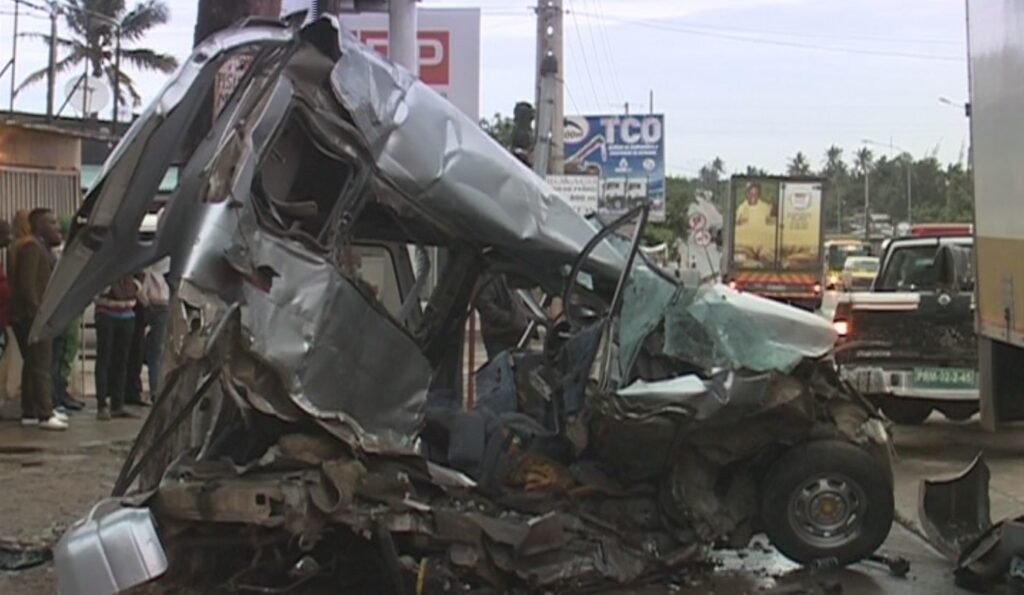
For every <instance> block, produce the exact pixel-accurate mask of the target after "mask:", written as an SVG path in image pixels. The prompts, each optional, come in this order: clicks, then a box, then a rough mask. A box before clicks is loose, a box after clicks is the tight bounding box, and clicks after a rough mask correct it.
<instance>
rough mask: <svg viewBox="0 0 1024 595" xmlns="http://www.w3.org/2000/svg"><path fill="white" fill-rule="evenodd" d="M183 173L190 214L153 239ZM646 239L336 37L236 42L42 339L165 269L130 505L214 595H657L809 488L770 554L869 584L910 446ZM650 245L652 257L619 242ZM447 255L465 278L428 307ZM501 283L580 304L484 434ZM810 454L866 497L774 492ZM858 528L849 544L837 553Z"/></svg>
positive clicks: (48, 318)
mask: <svg viewBox="0 0 1024 595" xmlns="http://www.w3.org/2000/svg"><path fill="white" fill-rule="evenodd" d="M240 53H241V54H243V55H244V56H245V57H246V59H245V60H243V61H241V62H243V63H246V64H249V70H248V71H247V72H246V73H245V74H244V75H243V76H241V78H240V81H239V83H238V86H237V88H236V89H235V91H234V92H233V93H232V94H231V96H230V97H229V98H227V100H226V101H225V102H224V103H223V108H222V109H221V110H220V111H219V113H217V114H215V116H214V117H213V118H212V120H210V121H204V120H203V118H202V117H201V116H200V115H199V114H201V113H202V110H199V109H198V106H200V105H201V104H202V103H204V102H207V101H212V97H213V92H214V86H215V85H214V79H215V73H216V71H217V70H218V68H219V67H220V65H221V64H223V63H224V62H226V61H227V60H231V59H232V58H233V57H236V56H238V55H239V54H240ZM172 147H173V149H172ZM172 161H174V162H175V163H176V164H177V165H179V167H180V172H181V174H180V184H179V186H178V189H177V190H176V191H175V194H174V196H172V197H171V199H170V200H169V202H168V205H167V206H166V208H165V211H164V212H163V214H162V215H161V216H160V218H159V222H158V224H157V229H156V231H155V233H153V234H152V238H151V239H149V236H147V239H145V240H142V239H140V237H139V234H138V229H139V225H140V223H141V221H142V218H143V217H144V215H145V213H146V212H147V210H148V209H149V207H150V202H151V200H152V199H151V197H152V196H153V195H154V194H155V193H154V192H151V191H150V190H151V189H152V188H155V186H153V184H158V183H159V180H160V178H161V177H162V176H163V172H164V170H165V169H166V168H167V167H168V166H169V165H170V164H171V162H172ZM646 215H647V207H646V206H644V207H639V208H638V209H637V210H635V211H631V212H630V213H629V214H627V215H626V216H624V217H622V218H620V220H618V221H617V222H615V223H613V224H611V225H609V226H607V227H601V225H599V224H598V223H597V222H594V221H588V220H585V219H583V218H581V217H579V216H577V215H575V214H574V213H573V211H572V209H571V208H570V207H569V206H568V204H566V203H565V201H563V200H562V199H561V198H560V197H559V196H558V195H557V194H555V193H554V192H553V191H551V189H550V188H549V187H548V186H547V185H546V183H545V182H543V181H542V180H540V179H539V178H537V177H536V176H535V175H534V174H533V173H532V172H530V171H529V170H527V169H526V168H524V167H523V166H522V165H521V164H520V163H519V162H518V161H517V160H516V159H515V158H514V157H513V156H512V155H511V154H509V153H508V152H507V151H505V150H504V149H503V148H501V147H500V146H499V145H497V144H496V143H494V142H493V141H492V140H491V139H490V138H489V137H488V136H487V135H486V134H484V133H483V132H482V131H481V130H480V129H479V127H478V126H477V125H476V123H474V122H471V121H469V120H467V119H466V118H465V117H464V116H463V115H461V114H460V113H459V112H458V111H457V110H456V109H455V108H453V107H452V106H451V105H449V104H448V103H447V102H446V101H445V100H444V99H443V98H441V97H440V96H438V95H436V94H435V93H433V92H432V91H430V90H429V89H428V88H427V87H425V86H424V85H423V84H422V83H420V82H419V81H417V80H416V79H415V78H414V77H412V76H410V75H409V74H408V73H406V72H404V71H402V70H401V69H399V68H396V67H395V66H393V65H391V64H389V63H388V62H386V61H385V60H383V59H382V58H380V57H379V56H377V55H376V54H375V53H373V52H372V51H370V50H369V49H367V48H365V47H363V46H362V45H360V44H358V43H357V42H356V41H355V40H354V39H353V38H351V36H349V35H348V34H347V33H346V32H344V31H343V30H342V29H341V27H340V26H339V24H338V23H337V21H336V20H334V19H333V18H324V19H321V20H319V21H316V22H314V23H312V24H310V25H308V26H306V27H304V28H301V29H298V28H295V26H291V25H285V24H281V25H275V24H268V23H266V22H248V23H242V24H241V25H240V26H239V27H237V28H236V29H233V30H229V31H226V32H223V33H221V34H218V35H216V36H214V37H213V38H212V39H211V40H210V41H208V42H206V43H205V44H203V45H201V46H200V47H198V48H197V49H196V53H195V54H194V55H193V57H192V58H191V59H190V60H189V62H188V63H186V65H185V66H183V67H182V69H181V70H180V71H179V73H178V74H177V75H175V77H174V78H173V79H172V81H171V82H170V83H169V84H168V85H167V87H166V89H165V91H164V93H163V94H162V95H161V97H160V98H158V99H157V100H156V102H155V103H154V104H153V106H151V107H150V108H149V109H148V110H147V112H146V114H145V115H144V116H143V117H142V118H140V119H139V121H137V122H136V124H135V125H134V126H133V128H132V130H131V131H130V132H129V134H128V135H126V137H125V139H124V141H122V143H121V145H120V146H119V147H118V149H117V150H116V151H115V152H114V154H113V156H112V157H111V160H110V161H109V162H108V163H107V164H106V165H105V167H104V173H103V175H102V176H101V177H100V179H99V180H98V181H97V183H96V185H95V186H94V187H93V188H92V190H91V191H90V192H89V195H88V197H87V198H86V201H85V203H84V205H83V207H82V209H81V210H80V212H79V214H78V216H77V219H76V222H75V226H74V229H73V233H72V236H71V238H70V240H69V245H68V248H67V250H66V252H65V253H66V254H67V255H68V257H67V258H65V259H63V260H62V261H61V262H60V264H59V265H58V267H57V270H56V271H55V273H54V280H53V282H52V283H51V288H50V291H49V292H48V293H47V295H46V297H45V299H44V304H43V311H42V314H41V315H40V319H39V320H38V322H37V327H36V328H35V330H34V332H35V334H36V336H39V337H42V336H47V335H48V334H52V333H53V332H54V330H55V329H60V328H62V327H63V325H65V324H66V323H67V321H68V320H70V319H71V318H72V317H73V316H74V315H75V314H77V312H78V311H79V310H81V309H82V307H84V306H85V305H86V303H87V302H88V301H89V300H90V299H91V298H92V295H93V294H95V293H96V292H97V291H99V290H101V289H102V288H103V287H104V286H105V285H107V284H109V283H112V282H113V281H114V280H116V279H118V278H119V277H121V276H123V275H126V274H131V273H132V272H133V271H135V270H136V269H138V268H140V267H142V266H145V265H147V264H149V263H151V262H154V261H156V260H158V259H160V258H163V257H167V256H169V257H170V258H171V262H172V266H171V274H170V277H171V279H170V280H171V286H172V287H173V288H174V298H173V300H172V304H171V307H170V323H169V332H168V337H167V343H168V348H167V349H166V351H165V361H164V362H163V369H164V370H166V372H165V376H166V377H165V379H164V380H165V382H163V383H162V386H163V390H162V394H161V395H160V396H159V397H158V398H157V402H156V404H155V407H154V410H153V411H152V413H151V415H150V416H149V417H148V418H147V421H146V423H145V425H144V427H143V429H142V430H141V431H140V434H139V437H138V439H137V441H136V443H135V445H134V446H133V448H132V451H131V452H130V453H129V455H128V457H127V460H126V462H125V466H124V468H123V469H122V472H121V476H120V477H119V478H118V481H117V482H116V485H115V489H114V492H115V496H118V497H124V499H123V500H122V502H123V505H124V506H125V507H126V508H127V509H135V508H137V509H140V510H147V509H148V510H150V511H152V513H153V515H154V517H155V518H156V520H157V523H158V527H159V531H160V539H161V542H162V543H163V544H164V545H165V546H166V550H167V556H168V559H169V560H170V562H171V566H172V570H173V569H174V568H185V569H188V570H187V573H190V574H189V576H190V577H192V578H193V579H195V578H196V577H199V576H203V577H206V578H208V579H209V580H210V581H212V582H214V583H216V584H218V585H226V586H228V588H231V589H242V588H245V589H257V590H259V589H263V590H270V591H272V590H275V589H285V590H286V589H289V588H292V587H295V586H297V585H299V584H307V583H309V582H311V581H312V582H315V581H318V580H324V581H327V582H329V583H330V584H332V585H335V586H336V585H337V584H340V583H338V581H339V580H342V579H344V580H347V581H351V580H352V577H353V576H356V577H362V579H363V580H364V583H365V584H362V585H361V587H362V588H363V589H364V590H365V592H394V593H411V592H417V593H455V592H464V590H465V589H472V588H479V589H481V590H480V591H479V592H481V593H485V592H491V593H500V592H514V591H516V590H517V589H521V590H539V589H546V590H556V591H559V592H572V591H577V590H592V589H595V588H601V587H609V586H614V585H625V584H640V583H645V582H652V581H657V580H661V579H664V578H665V577H667V576H669V575H671V574H673V573H680V572H687V571H690V570H692V571H694V572H697V571H706V567H705V566H704V565H703V563H702V562H701V561H702V560H703V558H704V554H705V553H706V550H707V549H708V548H709V546H710V545H712V544H716V543H730V544H732V545H735V546H736V547H742V546H743V545H745V544H746V543H747V541H749V539H750V536H751V535H752V534H753V533H755V532H757V531H759V530H768V531H769V532H771V528H768V529H765V523H764V522H763V521H764V518H765V515H773V516H775V515H782V516H784V515H786V514H787V511H786V510H764V509H763V506H762V504H761V500H762V496H763V495H764V494H775V495H776V496H777V499H779V501H784V502H790V501H796V500H797V498H796V496H794V497H793V498H786V497H784V496H785V495H786V494H788V493H790V492H792V493H793V494H798V493H802V492H807V487H806V486H807V485H813V486H817V487H815V488H814V489H815V490H817V491H816V492H815V494H816V496H815V499H810V500H808V501H807V502H805V503H804V506H805V508H806V509H807V510H810V511H811V512H814V513H815V514H818V516H817V517H814V518H812V519H811V520H808V521H804V522H803V525H807V526H803V525H800V526H797V525H798V523H796V522H794V524H793V526H791V527H787V528H783V529H781V531H782V532H783V533H785V534H784V535H781V537H780V535H770V536H771V537H773V539H774V538H782V539H788V540H789V543H794V540H795V541H796V543H797V545H796V546H794V547H791V548H790V549H789V550H788V551H789V552H791V553H789V554H787V555H790V556H791V557H793V558H794V559H798V560H800V561H805V562H814V561H817V560H821V559H828V560H832V561H838V562H839V563H849V562H853V561H856V560H859V559H862V558H864V557H865V556H866V555H868V554H870V553H871V552H872V551H874V549H875V548H876V547H877V546H878V545H879V544H880V543H881V541H882V540H883V539H884V538H885V535H886V534H887V532H888V529H889V526H890V523H891V521H892V500H891V490H892V485H891V484H892V478H891V468H890V464H889V459H888V456H889V453H890V450H891V446H890V445H889V442H888V433H887V430H886V428H885V426H884V425H883V423H882V421H881V419H880V418H879V417H878V415H877V412H876V411H875V410H874V409H873V408H872V407H870V406H869V405H868V404H866V403H865V402H864V401H863V400H862V399H860V398H859V397H858V395H856V394H855V393H854V392H853V391H852V390H850V388H849V387H848V386H847V385H844V384H843V383H842V382H840V381H839V378H838V375H837V373H836V370H835V366H834V362H833V361H832V359H831V348H832V345H833V344H834V342H835V335H834V333H833V332H832V330H831V327H830V326H829V325H828V324H827V323H825V322H823V321H821V320H819V319H817V318H816V317H813V316H810V315H804V314H803V313H801V312H800V311H798V310H795V309H791V308H787V307H785V306H781V305H779V304H775V303H773V302H768V301H766V300H760V299H759V298H756V297H753V296H748V295H744V294H737V293H735V292H732V291H730V290H729V289H728V288H725V287H723V286H716V285H696V284H691V285H688V284H685V283H682V282H680V281H678V280H673V279H670V278H668V277H666V276H665V275H664V274H663V273H661V272H660V271H658V270H657V269H656V268H655V267H653V266H652V265H650V264H649V263H647V262H646V261H645V260H644V259H643V257H642V256H638V253H639V238H640V237H641V235H642V231H643V226H644V223H645V222H646ZM633 216H636V217H637V219H636V221H635V222H634V225H633V229H632V232H631V235H632V240H630V239H628V238H624V237H621V236H619V235H615V234H616V233H617V232H616V227H617V226H619V225H624V224H626V223H629V222H630V220H631V219H630V217H633ZM428 249H436V250H437V251H438V252H439V253H443V254H444V256H445V257H444V258H443V259H442V260H443V263H439V267H438V269H439V270H438V271H437V274H438V275H437V276H438V282H437V283H436V284H435V285H434V286H433V287H428V286H427V283H426V279H427V277H428V276H429V275H430V271H429V269H430V268H431V267H430V262H429V261H428V259H426V258H424V255H425V254H427V251H428ZM413 255H416V256H415V257H414V256H413ZM485 273H487V274H491V273H495V274H504V275H506V276H507V278H508V279H509V282H510V284H511V285H513V286H514V287H515V288H516V289H518V290H521V291H524V292H525V291H532V292H535V293H536V294H538V295H539V294H544V295H545V296H546V297H545V299H548V298H550V297H551V296H565V299H564V300H563V302H564V303H563V306H564V311H565V315H564V316H560V317H557V318H550V319H549V318H547V317H546V314H545V313H544V311H543V309H540V308H535V309H534V310H535V312H534V318H535V320H534V325H533V326H534V327H536V328H537V329H539V330H538V331H537V332H538V335H539V338H542V339H543V340H536V341H531V340H530V336H529V335H524V337H523V340H522V341H521V342H520V347H518V348H516V349H512V350H510V351H507V352H505V353H503V354H502V355H501V356H499V357H496V358H494V359H493V360H492V361H491V362H489V363H488V364H487V365H486V366H485V367H484V368H482V369H481V371H480V373H479V375H478V383H479V386H480V399H479V400H478V401H477V405H476V406H475V407H473V408H466V407H464V406H463V400H462V398H461V391H462V386H463V380H464V378H463V369H462V368H463V364H462V362H463V337H464V329H465V326H466V321H467V318H468V315H469V313H470V312H471V308H472V300H473V299H474V295H475V293H476V292H475V289H476V287H477V285H478V283H479V280H480V279H481V278H482V277H483V276H484V274H485ZM544 303H549V302H544ZM531 330H533V329H531ZM808 445H817V447H818V448H819V449H825V450H826V451H827V450H828V449H829V448H838V449H839V450H841V451H842V452H843V453H845V454H844V456H845V458H844V461H847V462H846V463H843V464H846V465H848V468H838V469H836V470H835V472H836V473H839V474H840V475H841V476H842V477H846V478H853V479H847V480H846V481H851V482H852V481H860V482H862V483H858V484H856V485H855V486H853V487H849V489H846V488H843V489H839V488H834V487H833V484H831V483H829V481H828V477H829V475H828V473H827V472H830V470H828V469H826V470H825V471H815V473H818V474H819V475H814V476H808V477H804V476H800V475H796V476H794V475H793V474H792V473H790V472H786V470H785V469H776V466H775V465H774V463H776V462H777V461H779V460H781V459H782V458H783V457H786V456H788V457H789V458H787V460H790V459H792V457H797V459H799V457H800V456H803V455H802V454H801V453H802V452H803V450H801V448H802V447H806V446H808ZM851 448H852V450H853V453H854V454H851V452H850V449H851ZM818 458H819V459H820V458H821V457H820V456H819V457H818ZM797 459H793V460H797ZM788 467H789V468H794V465H789V466H788ZM795 467H800V465H795ZM766 470H767V471H766ZM808 482H811V484H808ZM833 483H834V482H833ZM843 485H845V484H843ZM801 491H802V492H801ZM819 492H820V493H819ZM126 494H127V496H126ZM850 494H856V495H857V497H856V498H854V497H853V496H850ZM844 498H846V499H845V500H844ZM871 498H873V499H875V501H873V503H872V504H873V505H872V506H868V507H866V508H861V505H863V504H866V502H865V500H867V499H871ZM822 503H825V504H822ZM815 507H817V508H821V510H817V509H816V508H815ZM807 510H804V511H803V512H802V513H801V514H809V513H808V512H807ZM815 511H817V512H815ZM790 512H792V511H790ZM819 517H820V519H819ZM844 524H853V525H855V527H854V529H856V531H853V530H851V531H850V535H852V537H850V536H847V535H843V536H840V537H831V534H832V533H835V532H836V529H835V528H834V527H836V526H845V525H844ZM861 525H863V526H861ZM808 527H809V528H808ZM808 531H812V532H813V531H817V533H815V534H814V535H816V537H814V539H804V538H802V537H801V536H802V535H804V534H806V533H807V532H808ZM801 540H803V541H801ZM94 545H95V544H94ZM68 568H73V567H72V566H68ZM366 568H371V569H372V570H373V571H371V572H367V571H366ZM353 569H354V570H353ZM69 572H70V573H71V574H69V575H68V576H69V577H70V578H68V579H66V580H77V579H81V580H84V581H88V580H90V579H89V577H87V576H77V575H75V574H74V571H73V570H71V571H69ZM346 584H347V583H346Z"/></svg>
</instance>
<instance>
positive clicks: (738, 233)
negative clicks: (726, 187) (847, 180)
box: [726, 176, 825, 310]
mask: <svg viewBox="0 0 1024 595" xmlns="http://www.w3.org/2000/svg"><path fill="white" fill-rule="evenodd" d="M824 187H825V184H824V180H823V179H821V178H812V177H777V176H757V177H751V176H733V177H732V180H731V182H730V192H729V196H730V200H729V202H728V210H729V212H728V215H727V216H726V221H727V227H728V229H727V237H728V246H727V250H728V252H727V258H726V278H727V279H728V281H729V284H730V285H731V286H732V287H734V288H735V289H738V290H740V291H748V292H750V293H755V294H758V295H761V296H764V297H767V298H771V299H774V300H778V301H782V302H787V303H790V304H793V305H797V306H802V307H804V308H808V309H812V310H813V309H816V308H818V306H819V305H820V303H821V289H822V285H821V272H822V267H823V261H822V258H823V254H822V253H823V250H822V243H823V227H822V204H823V203H822V196H823V191H824Z"/></svg>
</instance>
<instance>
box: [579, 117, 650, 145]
mask: <svg viewBox="0 0 1024 595" xmlns="http://www.w3.org/2000/svg"><path fill="white" fill-rule="evenodd" d="M597 124H598V125H599V128H598V130H596V131H594V132H595V133H597V134H600V135H601V136H602V137H603V138H604V141H605V142H606V143H607V144H609V145H619V144H623V145H636V144H644V145H655V144H658V143H660V142H661V137H662V132H663V131H662V124H661V120H660V119H658V118H655V117H645V116H604V117H602V118H600V119H599V120H598V121H597ZM591 134H592V133H591V130H590V123H589V122H588V121H587V118H583V117H579V116H570V117H568V118H566V121H565V142H567V143H570V144H572V143H578V142H582V141H584V140H586V139H587V138H589V137H590V136H591Z"/></svg>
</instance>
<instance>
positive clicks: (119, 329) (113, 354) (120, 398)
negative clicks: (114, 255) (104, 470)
mask: <svg viewBox="0 0 1024 595" xmlns="http://www.w3.org/2000/svg"><path fill="white" fill-rule="evenodd" d="M139 286H140V284H139V282H138V281H137V280H135V278H134V277H132V276H128V277H124V278H122V279H120V280H118V281H116V282H115V283H114V284H113V285H111V286H110V287H108V288H107V289H106V290H105V291H104V292H103V293H102V294H100V296H99V297H97V298H96V401H97V405H98V409H97V412H96V417H97V419H100V420H103V421H105V420H108V419H110V418H112V417H136V416H135V414H133V413H131V412H129V411H128V410H127V409H125V408H124V398H125V382H126V380H127V379H128V355H129V350H130V349H131V343H132V335H133V334H134V332H135V303H136V300H137V299H138V295H139ZM108 399H109V407H108Z"/></svg>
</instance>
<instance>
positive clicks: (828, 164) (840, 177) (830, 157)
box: [821, 145, 848, 233]
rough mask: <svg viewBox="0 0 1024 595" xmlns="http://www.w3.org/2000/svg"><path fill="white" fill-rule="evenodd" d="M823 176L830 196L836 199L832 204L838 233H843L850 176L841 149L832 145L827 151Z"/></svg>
mask: <svg viewBox="0 0 1024 595" xmlns="http://www.w3.org/2000/svg"><path fill="white" fill-rule="evenodd" d="M821 174H822V175H823V176H825V177H826V178H827V179H828V182H829V195H830V196H832V197H834V198H833V200H832V201H830V204H832V205H834V208H833V211H834V212H835V217H836V231H838V232H840V233H841V232H842V231H843V187H844V186H845V182H846V177H847V175H848V171H847V169H846V162H845V161H843V150H842V149H841V148H839V147H837V146H835V145H832V146H830V147H829V148H828V149H826V150H825V162H824V163H823V164H822V168H821Z"/></svg>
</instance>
